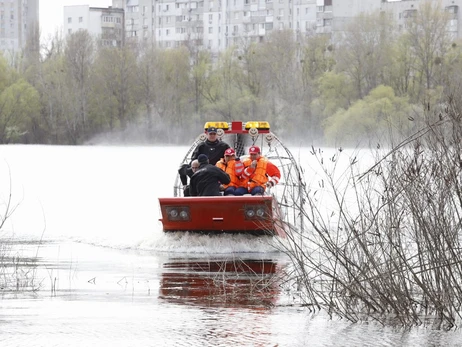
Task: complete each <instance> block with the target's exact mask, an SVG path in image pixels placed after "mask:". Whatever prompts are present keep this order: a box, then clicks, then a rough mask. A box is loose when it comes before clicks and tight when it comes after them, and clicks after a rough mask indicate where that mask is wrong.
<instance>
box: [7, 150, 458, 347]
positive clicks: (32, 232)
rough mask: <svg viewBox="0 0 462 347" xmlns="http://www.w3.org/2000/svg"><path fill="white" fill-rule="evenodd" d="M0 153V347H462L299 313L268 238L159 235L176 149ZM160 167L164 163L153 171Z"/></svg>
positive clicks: (284, 261) (282, 259)
mask: <svg viewBox="0 0 462 347" xmlns="http://www.w3.org/2000/svg"><path fill="white" fill-rule="evenodd" d="M0 152H1V154H2V157H3V158H4V163H3V165H1V174H2V176H1V177H2V186H1V187H2V191H1V194H2V196H1V198H2V200H3V201H6V200H7V197H8V193H9V191H10V189H9V187H10V183H9V181H10V178H11V182H12V183H11V193H12V197H13V203H14V205H15V206H17V208H16V210H15V211H14V213H13V215H12V217H11V218H10V219H9V220H8V223H7V224H6V225H5V226H4V228H3V229H2V231H1V233H2V234H1V235H0V238H1V240H2V242H3V245H4V246H5V248H4V251H3V255H5V256H6V257H5V258H4V260H3V263H4V264H12V263H13V264H18V265H19V266H15V267H9V270H11V269H14V270H15V271H16V272H15V275H14V276H16V277H14V276H13V277H12V278H18V279H20V281H18V282H17V283H13V285H12V286H10V287H9V289H11V290H8V289H7V288H2V291H1V294H2V299H1V300H0V346H2V347H3V346H230V345H235V346H458V345H462V343H461V342H460V341H462V336H461V334H460V333H459V332H458V331H453V332H442V331H437V330H432V329H429V328H425V327H421V328H415V329H412V330H411V331H402V330H400V329H391V328H386V327H383V326H380V325H377V324H374V323H369V324H365V323H362V324H350V323H349V322H347V321H344V320H339V319H337V318H335V317H332V318H331V317H328V316H327V315H326V313H325V312H312V311H310V308H309V307H303V306H301V305H300V304H299V302H298V300H297V293H296V292H295V291H294V290H287V287H286V286H284V285H283V284H284V282H283V281H284V276H283V274H284V271H285V270H287V269H288V267H289V266H290V262H289V259H288V258H287V257H286V256H285V255H284V254H282V253H280V252H278V251H277V249H275V247H274V240H273V239H272V238H271V237H264V238H255V237H249V236H243V235H239V236H230V235H221V236H216V237H208V236H203V235H183V234H168V235H166V234H164V233H163V232H162V230H161V226H160V223H159V222H158V218H159V208H158V205H157V197H159V196H170V195H171V187H172V186H173V180H174V175H175V172H176V169H177V165H176V163H177V160H176V158H178V157H180V156H181V155H182V154H183V153H184V148H180V147H173V148H160V147H48V146H4V147H1V148H0ZM160 157H162V158H171V163H170V164H169V165H168V166H167V167H163V168H162V170H161V169H160V167H159V164H160V163H159V160H158V159H159V158H160ZM6 241H8V242H6ZM9 270H8V271H9ZM4 271H5V270H4ZM3 275H4V276H5V272H3ZM31 289H33V290H31Z"/></svg>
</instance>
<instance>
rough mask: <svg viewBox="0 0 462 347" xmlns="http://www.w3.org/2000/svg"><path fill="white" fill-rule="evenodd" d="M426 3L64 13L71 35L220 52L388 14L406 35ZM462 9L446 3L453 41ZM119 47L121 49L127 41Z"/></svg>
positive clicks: (271, 2)
mask: <svg viewBox="0 0 462 347" xmlns="http://www.w3.org/2000/svg"><path fill="white" fill-rule="evenodd" d="M423 1H424V0H388V1H387V0H113V2H112V7H109V8H108V9H103V8H91V7H88V6H67V7H65V13H64V26H65V30H66V32H72V31H73V30H78V29H79V28H85V29H87V30H89V31H90V32H91V33H92V34H95V35H102V36H104V34H105V33H106V34H108V35H109V33H111V30H112V34H111V35H115V34H114V33H117V34H120V30H122V33H121V35H122V37H124V38H125V39H126V40H154V41H155V42H156V43H157V44H158V45H159V46H160V47H162V48H171V47H178V46H181V45H189V44H191V45H195V46H198V47H202V48H206V49H209V50H210V51H212V52H219V51H222V50H224V49H226V48H228V47H230V46H232V45H243V44H246V43H249V42H262V41H264V40H265V38H266V37H267V36H268V35H269V34H271V33H272V32H274V31H276V30H284V29H290V30H292V31H293V32H294V34H295V35H296V37H303V36H307V35H313V34H327V35H331V34H334V33H335V32H341V31H343V30H344V29H345V27H346V25H348V24H349V23H351V22H352V21H353V20H354V18H355V17H356V16H358V15H359V14H361V13H371V12H376V11H383V12H387V13H388V16H389V18H390V20H392V19H393V20H394V21H395V22H397V23H398V25H399V27H400V28H403V29H405V25H406V23H405V21H406V18H409V16H411V15H412V13H413V11H417V10H418V7H419V5H420V4H421V3H422V2H423ZM460 5H462V0H442V6H443V8H444V10H446V11H448V12H449V13H450V14H451V20H450V23H449V24H448V30H449V31H450V32H451V33H452V35H453V36H454V37H461V35H462V34H461V33H462V31H461V30H462V28H461V23H460V20H459V8H460ZM104 11H108V13H109V14H106V15H109V16H116V17H115V18H114V19H110V20H116V21H117V22H115V23H114V24H113V25H112V27H111V26H109V23H108V22H106V23H105V22H104V16H105V14H104ZM117 11H120V12H117ZM116 12H117V13H118V14H117V15H114V13H116ZM111 13H112V14H111ZM117 16H118V17H119V19H118V18H117ZM69 18H72V19H71V22H69V20H70V19H69ZM108 35H107V36H108ZM109 36H110V35H109ZM117 42H118V43H117V44H122V43H123V39H118V40H117Z"/></svg>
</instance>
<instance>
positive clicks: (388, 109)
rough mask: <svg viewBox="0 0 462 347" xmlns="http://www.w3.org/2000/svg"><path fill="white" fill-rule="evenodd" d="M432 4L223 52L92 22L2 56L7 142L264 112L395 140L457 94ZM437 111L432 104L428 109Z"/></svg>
mask: <svg viewBox="0 0 462 347" xmlns="http://www.w3.org/2000/svg"><path fill="white" fill-rule="evenodd" d="M449 19H450V18H449V14H448V13H445V12H444V11H443V10H442V8H441V7H440V6H439V5H437V4H436V5H435V4H432V2H427V3H424V4H422V5H421V6H420V7H419V11H418V12H417V14H416V16H415V17H413V18H410V19H409V20H408V22H407V24H406V29H405V30H402V31H399V30H397V29H398V28H397V25H396V24H395V23H393V22H391V21H390V18H388V16H387V15H384V14H379V13H377V14H371V15H363V16H360V17H358V18H356V20H355V21H354V23H353V24H352V25H350V26H349V27H348V28H347V30H346V31H345V32H343V33H342V34H338V35H337V36H334V37H333V38H328V37H326V36H322V35H313V36H310V37H295V36H294V33H293V31H274V33H273V34H272V35H271V36H270V37H269V38H268V40H267V41H266V42H263V43H249V42H245V41H244V40H243V41H242V42H241V43H240V44H239V46H238V47H232V48H230V49H228V50H227V51H224V52H222V53H221V54H219V55H218V56H212V55H211V54H210V53H209V52H207V51H204V50H200V49H198V48H197V47H196V46H194V45H193V44H192V43H191V44H190V45H188V44H187V45H185V46H183V47H180V48H176V49H169V50H162V49H159V48H157V47H156V45H155V44H154V43H149V42H146V41H144V42H143V43H141V44H136V45H135V44H127V45H126V46H125V47H121V48H114V47H111V48H108V47H100V46H98V45H97V44H95V41H94V40H93V39H92V37H90V35H89V34H88V32H86V31H79V32H76V33H73V34H71V35H68V36H67V37H66V39H65V40H63V39H60V38H59V37H58V36H56V37H55V38H54V39H53V40H52V41H51V42H49V43H48V44H47V45H46V47H42V48H41V50H40V53H39V51H38V50H33V49H27V48H26V50H25V53H24V55H23V58H22V59H21V60H20V61H19V62H16V63H15V64H14V65H13V66H12V65H9V64H8V63H7V61H6V60H5V59H3V60H1V61H0V143H44V144H72V145H75V144H85V143H91V142H96V141H105V140H115V139H117V140H120V141H133V140H136V141H145V142H148V143H172V144H185V143H189V142H190V140H191V139H192V138H194V137H195V136H196V135H197V134H198V133H199V131H201V129H202V126H203V124H204V122H205V121H208V120H224V121H231V120H244V121H245V120H268V121H269V122H270V123H271V125H272V127H273V129H274V130H275V132H276V133H277V134H278V135H280V136H283V137H284V138H289V139H292V140H295V139H297V138H299V139H300V141H301V143H303V144H308V145H309V144H311V143H312V142H315V141H317V142H318V143H321V142H325V143H327V144H331V145H342V146H346V145H358V144H359V145H368V144H374V145H375V144H376V143H383V141H384V139H385V138H386V139H387V141H388V140H390V139H391V140H392V141H395V140H398V139H397V137H402V136H404V137H406V136H408V135H409V134H410V133H413V132H415V131H416V130H417V129H419V127H420V126H421V125H422V124H424V123H425V122H426V121H428V117H432V116H435V115H437V114H438V108H444V107H445V105H446V104H447V101H448V98H452V97H455V96H456V95H458V89H459V85H460V81H461V78H460V74H461V71H462V60H461V57H462V55H461V47H460V45H458V43H457V42H456V41H455V39H454V38H453V37H451V35H450V33H449V32H448V31H447V30H448V21H449ZM430 110H431V112H429V111H430Z"/></svg>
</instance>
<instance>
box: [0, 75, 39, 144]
mask: <svg viewBox="0 0 462 347" xmlns="http://www.w3.org/2000/svg"><path fill="white" fill-rule="evenodd" d="M38 109H39V95H38V93H37V90H35V88H34V87H33V86H31V85H30V84H29V83H28V82H26V81H25V80H23V79H19V80H17V81H16V82H14V83H13V84H11V85H9V86H7V87H6V88H5V89H3V90H2V91H1V93H0V142H1V143H10V142H16V141H19V140H20V139H21V138H22V137H23V135H25V134H26V133H27V129H28V127H29V124H30V122H31V119H32V118H33V117H34V116H35V112H37V110H38Z"/></svg>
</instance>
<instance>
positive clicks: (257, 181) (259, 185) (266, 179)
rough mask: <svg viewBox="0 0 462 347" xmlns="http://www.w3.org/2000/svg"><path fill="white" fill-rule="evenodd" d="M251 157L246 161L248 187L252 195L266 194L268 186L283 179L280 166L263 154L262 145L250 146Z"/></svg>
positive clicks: (244, 175)
mask: <svg viewBox="0 0 462 347" xmlns="http://www.w3.org/2000/svg"><path fill="white" fill-rule="evenodd" d="M249 155H250V158H249V159H246V160H245V161H244V167H245V169H244V173H243V177H244V178H245V179H248V180H249V184H248V189H249V193H250V194H252V195H256V194H264V193H265V190H266V187H273V186H275V185H276V184H278V182H279V180H280V179H281V172H280V171H279V168H278V167H277V166H276V165H274V164H273V163H271V162H270V161H269V160H268V159H267V158H265V157H264V156H262V155H261V151H260V147H258V146H252V147H250V148H249Z"/></svg>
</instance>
